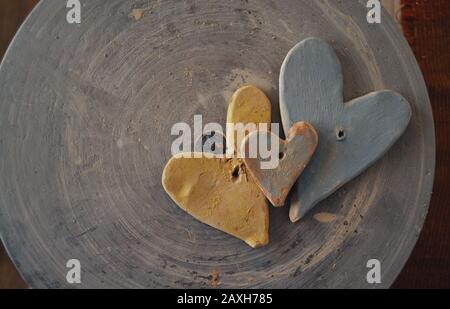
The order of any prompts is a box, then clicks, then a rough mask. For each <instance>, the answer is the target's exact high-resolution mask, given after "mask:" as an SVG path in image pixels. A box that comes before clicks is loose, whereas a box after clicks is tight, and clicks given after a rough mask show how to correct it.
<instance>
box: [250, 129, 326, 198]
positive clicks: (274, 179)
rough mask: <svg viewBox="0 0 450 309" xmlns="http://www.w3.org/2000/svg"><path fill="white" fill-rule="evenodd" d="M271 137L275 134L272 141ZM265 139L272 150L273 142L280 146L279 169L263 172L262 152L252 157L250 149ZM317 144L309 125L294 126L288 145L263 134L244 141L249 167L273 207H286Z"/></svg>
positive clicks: (287, 141)
mask: <svg viewBox="0 0 450 309" xmlns="http://www.w3.org/2000/svg"><path fill="white" fill-rule="evenodd" d="M267 134H271V135H272V137H269V136H268V135H267ZM263 138H266V139H267V144H268V145H269V148H271V147H272V145H271V143H272V142H273V141H275V142H276V143H278V144H279V148H278V149H279V156H278V159H279V161H278V164H277V166H276V167H275V168H272V169H263V168H262V167H261V161H262V159H261V157H260V153H259V152H258V157H257V158H251V157H250V156H249V149H250V146H251V145H255V144H257V143H258V141H260V140H261V139H263ZM317 143H318V136H317V133H316V130H315V129H314V128H313V127H312V126H311V125H310V124H308V123H305V122H299V123H296V124H295V125H294V126H292V128H291V129H290V130H289V134H288V138H287V140H286V141H283V140H281V139H280V138H278V137H277V136H275V135H274V134H273V133H267V132H260V131H259V132H253V133H251V134H250V135H249V136H248V137H247V138H246V139H245V140H244V144H243V147H244V151H245V154H246V156H245V159H244V162H245V165H246V167H247V169H248V170H249V171H250V173H251V175H252V176H253V177H254V179H255V180H256V182H257V184H258V185H259V187H260V188H261V190H262V191H263V193H264V195H265V196H266V197H267V198H268V199H269V201H270V202H271V203H272V205H274V206H283V205H284V202H285V200H286V198H287V196H288V194H289V192H290V190H291V188H292V186H293V185H294V184H295V182H296V181H297V179H298V177H299V176H300V174H301V173H302V172H303V170H304V169H305V167H306V166H307V164H308V162H309V161H310V159H311V157H312V155H313V154H314V152H315V151H316V148H317Z"/></svg>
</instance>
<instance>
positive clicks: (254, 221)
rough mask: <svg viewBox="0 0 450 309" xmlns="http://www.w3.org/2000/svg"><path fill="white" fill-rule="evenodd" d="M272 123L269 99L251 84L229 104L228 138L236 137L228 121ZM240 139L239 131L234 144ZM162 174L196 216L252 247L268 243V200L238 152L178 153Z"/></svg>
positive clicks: (174, 195) (167, 187) (175, 196)
mask: <svg viewBox="0 0 450 309" xmlns="http://www.w3.org/2000/svg"><path fill="white" fill-rule="evenodd" d="M270 122H271V104H270V102H269V99H268V98H267V97H266V95H265V94H264V93H263V92H262V91H260V90H259V89H257V88H255V87H253V86H246V87H243V88H241V89H239V90H238V91H237V92H236V93H235V94H234V95H233V97H232V100H231V103H230V105H229V108H228V117H227V136H226V140H227V141H233V140H235V138H234V137H235V136H234V133H235V131H234V130H231V129H230V130H228V125H232V124H234V123H243V124H247V123H254V124H270ZM248 133H251V132H248ZM218 136H219V135H218ZM244 137H245V136H244ZM240 141H241V140H240V137H239V136H237V138H236V140H235V142H234V145H235V146H236V145H239V142H240ZM200 144H202V141H200ZM218 144H219V143H218ZM234 149H237V148H234ZM192 155H193V154H192ZM189 157H195V156H191V155H189ZM162 178H163V179H162V183H163V186H164V189H165V190H166V192H167V193H168V194H169V196H170V197H171V198H172V199H173V200H174V201H175V203H176V204H177V205H178V206H179V207H180V208H181V209H183V210H185V211H186V212H187V213H189V214H190V215H192V216H193V217H194V218H196V219H197V220H199V221H201V222H203V223H205V224H208V225H210V226H212V227H214V228H216V229H219V230H221V231H223V232H226V233H228V234H230V235H233V236H235V237H237V238H239V239H241V240H243V241H245V242H246V243H247V244H248V245H250V246H251V247H253V248H256V247H261V246H265V245H267V244H268V242H269V209H268V202H267V200H266V198H265V196H264V194H262V192H261V190H260V189H259V187H258V185H257V184H256V183H255V181H254V179H253V177H252V176H251V175H249V174H248V172H247V170H246V168H245V165H244V162H243V161H242V160H241V159H238V158H237V155H236V154H235V156H234V157H232V158H206V157H204V156H203V157H201V158H198V159H194V158H192V159H189V158H185V156H184V155H183V154H180V155H178V156H174V157H173V158H172V159H170V161H169V162H168V163H167V165H166V167H165V169H164V172H163V177H162Z"/></svg>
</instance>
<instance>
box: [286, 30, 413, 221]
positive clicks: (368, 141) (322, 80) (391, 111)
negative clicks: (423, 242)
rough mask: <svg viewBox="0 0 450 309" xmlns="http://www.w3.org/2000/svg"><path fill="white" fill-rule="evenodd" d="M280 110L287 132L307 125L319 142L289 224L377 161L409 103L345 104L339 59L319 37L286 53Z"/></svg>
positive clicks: (389, 98) (386, 94) (377, 98)
mask: <svg viewBox="0 0 450 309" xmlns="http://www.w3.org/2000/svg"><path fill="white" fill-rule="evenodd" d="M280 109H281V116H282V120H283V128H284V130H285V132H289V130H290V128H291V127H292V126H293V124H294V123H296V122H298V121H307V122H309V123H311V124H312V125H313V126H314V128H315V129H316V130H317V133H318V135H319V140H320V142H319V146H318V148H317V151H316V154H315V155H314V157H313V159H312V160H311V161H310V164H309V165H308V167H307V168H306V169H305V171H304V172H303V174H302V176H301V177H300V179H299V181H298V182H297V184H296V185H295V186H294V189H293V195H292V199H291V210H290V217H291V220H292V221H293V222H296V221H298V220H300V219H301V218H302V217H304V216H305V214H306V213H307V212H308V211H309V210H311V209H312V208H313V207H314V206H315V205H316V204H317V203H319V202H320V201H322V200H324V199H325V198H327V197H328V196H330V195H331V194H333V193H334V192H335V191H337V190H338V189H339V188H341V187H342V186H343V185H344V184H346V183H347V182H348V181H350V180H352V179H353V178H355V177H356V176H358V175H360V174H361V173H362V172H363V171H364V170H365V169H367V168H368V167H369V166H371V165H372V164H373V163H374V162H375V161H377V160H378V159H379V158H381V157H382V156H383V155H384V154H385V153H386V152H387V151H388V150H389V149H390V148H391V146H392V145H393V144H394V143H395V142H396V141H397V140H398V139H399V138H400V136H401V135H402V134H403V133H404V131H405V130H406V128H407V126H408V124H409V122H410V119H411V107H410V105H409V104H408V102H407V101H406V100H405V99H404V98H403V97H402V96H401V95H399V94H397V93H395V92H393V91H378V92H373V93H370V94H368V95H366V96H363V97H360V98H357V99H355V100H352V101H350V102H348V103H344V99H343V75H342V69H341V65H340V63H339V60H338V58H337V56H336V54H335V52H334V50H333V49H332V48H331V46H329V45H328V44H327V43H325V42H323V41H322V40H320V39H317V38H310V39H307V40H304V41H302V42H300V43H299V44H298V45H296V46H295V47H294V48H293V49H292V50H291V51H290V52H289V54H288V55H287V58H286V59H285V61H284V63H283V66H282V68H281V73H280Z"/></svg>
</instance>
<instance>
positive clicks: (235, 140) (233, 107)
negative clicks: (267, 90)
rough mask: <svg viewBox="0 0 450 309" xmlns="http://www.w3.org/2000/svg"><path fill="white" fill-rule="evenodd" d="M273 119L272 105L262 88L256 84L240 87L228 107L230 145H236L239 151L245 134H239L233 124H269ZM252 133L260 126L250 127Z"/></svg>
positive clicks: (228, 140) (235, 148) (236, 149)
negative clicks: (255, 85)
mask: <svg viewBox="0 0 450 309" xmlns="http://www.w3.org/2000/svg"><path fill="white" fill-rule="evenodd" d="M271 121H272V107H271V104H270V101H269V99H268V98H267V96H266V95H265V94H264V92H262V91H261V90H260V89H258V88H256V87H254V86H251V85H249V86H244V87H242V88H240V89H238V90H237V91H236V92H235V93H234V95H233V97H232V98H231V103H230V105H229V107H228V115H227V134H226V135H227V142H228V143H230V145H229V146H231V145H232V146H234V150H235V153H237V152H238V151H239V147H240V146H241V145H242V141H243V139H244V138H245V136H239V135H238V134H236V132H235V130H234V129H233V126H232V124H244V125H248V124H256V125H258V124H261V123H263V124H267V125H270V123H271ZM248 128H249V129H250V130H249V131H248V132H247V134H248V133H251V132H252V131H256V130H257V129H258V127H256V128H253V130H252V128H251V127H248Z"/></svg>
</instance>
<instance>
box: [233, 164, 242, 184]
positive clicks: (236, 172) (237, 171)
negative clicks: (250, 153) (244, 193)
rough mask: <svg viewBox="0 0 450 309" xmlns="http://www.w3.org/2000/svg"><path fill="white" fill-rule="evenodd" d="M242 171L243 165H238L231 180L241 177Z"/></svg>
mask: <svg viewBox="0 0 450 309" xmlns="http://www.w3.org/2000/svg"><path fill="white" fill-rule="evenodd" d="M240 171H241V166H240V165H238V166H236V167H235V168H234V169H233V171H232V172H231V180H233V181H236V180H238V178H239V175H240Z"/></svg>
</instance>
